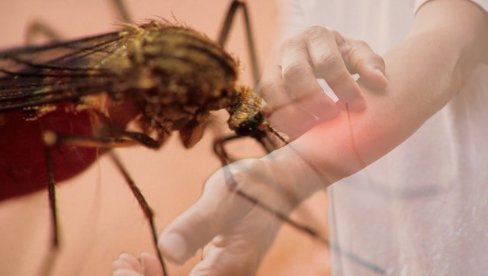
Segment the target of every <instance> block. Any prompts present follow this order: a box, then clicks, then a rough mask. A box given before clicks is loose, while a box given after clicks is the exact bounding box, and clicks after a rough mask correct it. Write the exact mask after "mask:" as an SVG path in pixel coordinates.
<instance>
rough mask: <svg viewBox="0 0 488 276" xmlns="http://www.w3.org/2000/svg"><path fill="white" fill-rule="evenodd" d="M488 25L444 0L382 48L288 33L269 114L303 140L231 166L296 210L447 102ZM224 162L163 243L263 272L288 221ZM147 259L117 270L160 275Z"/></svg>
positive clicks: (478, 51)
mask: <svg viewBox="0 0 488 276" xmlns="http://www.w3.org/2000/svg"><path fill="white" fill-rule="evenodd" d="M487 30H488V15H487V13H486V12H485V11H483V10H482V9H481V8H480V7H478V6H477V5H476V4H474V3H471V2H469V1H466V0H435V1H430V2H428V3H426V4H425V5H424V6H422V7H421V8H420V10H419V11H418V13H417V15H416V17H415V21H414V23H413V25H412V27H411V30H410V32H409V33H408V35H407V36H406V37H405V38H404V40H403V41H402V42H401V43H400V44H399V45H397V46H396V47H394V48H392V49H390V50H389V51H388V52H387V53H386V54H385V55H384V56H383V57H380V56H378V55H377V54H375V53H374V52H373V51H372V50H371V49H369V47H368V46H367V45H366V44H364V43H363V42H359V41H355V40H351V39H347V38H344V37H342V36H341V35H340V34H338V33H336V32H335V31H333V30H332V29H328V28H322V27H311V28H308V29H306V30H304V31H303V32H302V33H301V34H299V35H297V36H295V37H293V38H292V39H290V40H287V41H285V43H284V44H283V46H282V51H281V55H280V57H279V58H278V61H277V64H279V65H280V67H278V66H272V68H271V69H270V70H268V73H267V74H266V76H265V77H264V80H263V85H262V91H263V96H264V97H265V99H266V100H267V102H268V103H269V106H268V112H269V114H270V115H271V116H270V121H271V123H272V124H273V125H276V126H277V128H278V129H280V130H281V131H283V132H285V133H288V134H289V135H290V137H292V138H293V139H295V140H294V141H293V142H292V143H291V144H290V145H289V146H287V147H284V148H282V149H279V150H277V151H275V152H273V153H272V154H271V155H268V156H265V157H263V158H261V159H252V160H244V161H241V162H238V163H236V164H233V165H231V166H230V170H231V171H232V173H233V175H234V179H235V180H236V182H237V183H239V187H242V189H243V190H245V191H246V192H249V193H252V194H253V195H255V197H257V198H259V199H262V200H266V201H267V202H272V203H273V206H275V207H276V208H277V209H279V210H280V211H282V212H285V213H287V212H290V211H291V210H292V209H293V208H294V206H296V205H297V204H298V203H299V202H301V201H302V200H304V199H306V198H307V197H309V196H310V195H311V194H313V193H315V192H316V191H318V190H322V189H324V188H325V187H327V186H328V185H330V184H332V183H334V182H336V181H337V180H340V179H342V178H344V177H346V176H349V175H351V174H353V173H355V172H357V171H359V170H361V169H362V168H364V166H366V165H368V164H370V163H372V162H374V161H375V160H377V159H378V158H380V157H381V156H383V155H385V154H386V153H388V152H389V151H390V150H392V149H393V148H394V147H396V146H397V145H399V144H400V143H402V142H403V141H404V140H405V139H407V138H408V137H409V136H410V135H411V134H413V133H414V132H415V131H416V130H417V129H418V128H419V127H420V126H421V125H422V124H423V123H424V122H425V120H427V119H428V118H429V117H430V116H432V115H433V114H434V113H435V112H437V111H438V110H440V109H441V108H442V107H443V106H444V105H445V104H446V103H447V102H449V100H450V99H451V98H452V97H453V96H455V95H456V93H458V91H460V90H461V88H462V87H463V85H464V83H465V81H466V80H467V78H468V77H469V76H470V74H471V72H472V71H473V70H474V69H475V67H476V66H478V65H479V64H480V63H487V62H488V53H487V52H486V50H485V49H488V37H487V36H488V31H487ZM351 73H359V75H360V77H361V78H360V80H359V81H358V82H355V81H354V80H353V79H352V77H351ZM316 78H324V79H326V81H327V82H328V83H329V85H330V86H331V88H332V89H333V90H334V92H335V94H336V95H337V96H338V98H339V102H338V103H334V102H333V101H332V100H330V99H328V98H326V97H325V96H324V95H323V93H322V91H321V90H320V88H319V87H318V85H317V84H316V82H315V79H316ZM298 91H299V92H298ZM302 110H306V111H307V112H305V113H304V112H301V111H302ZM311 114H313V115H311ZM298 126H300V127H298ZM270 172H272V173H270ZM277 172H278V173H277ZM226 173H228V170H227V171H225V170H219V171H217V172H216V173H215V174H214V175H213V176H212V177H210V178H209V179H208V181H207V183H206V185H205V190H204V192H203V195H202V197H201V198H200V199H199V201H198V202H196V203H195V204H194V205H193V206H192V207H191V208H189V209H188V210H187V211H186V212H185V213H183V214H182V215H181V216H180V217H178V218H177V219H176V220H175V221H174V222H173V223H172V224H171V225H169V226H168V227H166V229H165V230H164V232H163V233H162V234H161V236H160V239H159V247H160V249H161V250H162V251H163V254H164V255H165V257H166V258H167V259H168V260H170V261H172V262H175V263H183V262H185V261H186V260H187V259H188V258H189V257H191V256H193V255H194V254H195V252H196V251H197V250H198V249H199V248H202V247H204V246H205V251H204V256H203V259H202V260H201V261H200V262H199V263H198V264H197V265H196V267H195V268H194V269H193V271H192V274H191V275H252V274H254V273H255V272H256V270H257V268H258V266H259V263H260V261H261V259H262V257H263V256H264V254H265V253H266V251H267V250H268V249H269V247H270V246H271V243H272V241H273V238H274V237H275V234H276V233H277V231H278V229H279V225H280V223H279V222H278V221H277V220H273V219H270V216H269V214H267V213H266V212H264V211H262V210H260V209H259V208H256V207H255V206H253V205H252V204H250V203H249V202H247V201H246V200H243V199H242V198H239V197H238V196H236V195H233V194H232V193H231V192H230V191H229V189H228V186H226V182H225V180H224V179H225V178H226V175H225V174H226ZM259 184H261V185H259ZM277 190H278V191H279V193H277V192H276V191H277ZM270 191H274V193H273V194H272V196H271V198H270ZM283 194H285V195H286V196H283ZM290 199H292V200H290ZM140 260H141V261H138V259H136V258H135V257H133V256H131V255H128V254H125V255H123V256H121V257H120V258H119V259H118V260H117V261H116V262H115V263H114V275H119V276H121V275H126V276H128V275H151V276H156V275H161V271H160V270H158V268H157V267H158V262H157V260H156V258H155V257H154V256H151V255H150V254H142V255H141V257H140Z"/></svg>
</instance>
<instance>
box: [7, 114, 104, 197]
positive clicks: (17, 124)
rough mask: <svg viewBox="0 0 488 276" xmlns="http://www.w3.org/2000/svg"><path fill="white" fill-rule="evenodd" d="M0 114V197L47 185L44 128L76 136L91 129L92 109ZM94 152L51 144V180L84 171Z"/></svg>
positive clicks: (93, 156) (94, 158)
mask: <svg viewBox="0 0 488 276" xmlns="http://www.w3.org/2000/svg"><path fill="white" fill-rule="evenodd" d="M90 113H91V114H90ZM1 116H2V120H1V124H0V200H4V199H7V198H12V197H17V196H22V195H25V194H28V193H32V192H36V191H39V190H43V189H46V188H47V183H48V182H47V181H48V180H47V179H48V178H47V168H46V161H45V154H44V142H43V139H42V134H43V132H44V131H47V130H50V131H53V132H55V133H65V134H76V135H91V134H92V132H93V125H92V124H93V119H92V118H91V117H93V112H92V111H90V110H84V111H81V112H79V113H76V114H74V113H70V112H67V110H61V109H57V110H56V111H53V112H50V113H48V114H46V115H44V116H42V117H40V118H37V119H34V120H26V118H25V117H26V116H25V114H24V113H23V112H20V111H14V112H9V113H4V114H2V115H1ZM98 152H99V150H98V149H96V148H82V147H75V146H71V145H58V146H55V147H54V148H53V149H52V151H51V154H52V160H53V168H54V178H55V181H56V182H60V181H63V180H66V179H68V178H71V177H73V176H75V175H77V174H79V173H80V172H82V171H84V170H85V169H86V168H88V167H89V166H90V164H92V163H93V162H94V161H95V160H96V159H97V156H98Z"/></svg>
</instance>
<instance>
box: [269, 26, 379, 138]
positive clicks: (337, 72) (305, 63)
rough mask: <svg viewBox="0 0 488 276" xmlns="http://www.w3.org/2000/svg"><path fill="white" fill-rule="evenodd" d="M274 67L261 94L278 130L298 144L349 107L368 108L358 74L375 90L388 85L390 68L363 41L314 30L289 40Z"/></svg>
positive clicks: (321, 29)
mask: <svg viewBox="0 0 488 276" xmlns="http://www.w3.org/2000/svg"><path fill="white" fill-rule="evenodd" d="M274 64H279V66H278V65H271V66H268V69H267V70H266V71H265V73H264V75H263V78H262V81H261V84H260V93H261V94H262V96H263V97H264V99H265V100H266V102H267V107H266V113H267V115H268V119H269V121H270V122H271V125H273V126H274V127H275V128H277V129H279V130H280V131H283V132H285V133H286V134H288V135H289V136H290V138H292V139H295V138H296V137H298V136H300V135H301V134H303V133H304V132H306V131H307V130H308V129H310V128H312V127H313V126H315V125H317V124H320V123H321V122H324V121H327V120H330V119H332V118H334V117H335V116H337V114H338V113H339V111H340V108H341V107H343V106H344V105H345V104H347V105H348V108H349V109H350V110H351V111H361V110H363V109H364V108H365V107H366V102H365V100H364V97H363V94H362V91H361V89H360V87H359V85H358V84H357V83H356V81H355V80H354V78H353V76H352V74H356V73H357V74H359V76H360V78H361V80H362V81H363V83H364V84H365V85H367V86H368V87H369V88H372V89H373V90H378V89H379V90H381V89H384V88H385V86H386V84H387V79H386V77H385V63H384V61H383V59H382V57H381V56H379V55H377V54H376V53H374V52H373V50H371V48H370V47H369V46H368V45H367V44H366V43H365V42H363V41H359V40H353V39H349V38H345V37H344V36H342V35H341V34H339V33H338V32H336V31H334V30H332V29H329V28H324V27H319V26H314V27H309V28H307V29H305V30H304V31H303V32H301V33H300V34H298V35H296V36H294V37H292V38H290V39H287V40H285V42H284V43H283V44H282V46H281V49H280V51H279V56H278V57H276V58H274ZM317 79H323V80H325V82H326V83H327V84H328V86H329V87H330V88H331V89H332V91H333V92H334V94H335V95H336V96H337V98H338V101H337V103H336V102H334V100H333V99H332V98H330V97H329V96H327V95H326V94H325V93H324V90H323V88H322V87H321V86H320V85H319V83H318V82H317Z"/></svg>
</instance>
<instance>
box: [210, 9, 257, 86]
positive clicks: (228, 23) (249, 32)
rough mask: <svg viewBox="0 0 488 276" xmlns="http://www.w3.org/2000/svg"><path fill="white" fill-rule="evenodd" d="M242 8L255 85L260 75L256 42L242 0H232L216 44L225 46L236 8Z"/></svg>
mask: <svg viewBox="0 0 488 276" xmlns="http://www.w3.org/2000/svg"><path fill="white" fill-rule="evenodd" d="M239 9H240V10H242V14H243V16H244V28H245V31H246V40H247V49H248V52H249V59H250V64H251V70H252V74H253V81H254V85H257V83H258V81H259V77H260V75H261V74H260V72H259V64H258V58H257V54H256V46H255V45H256V43H255V42H254V35H253V32H252V27H251V19H250V16H249V11H248V8H247V4H246V3H245V1H243V0H233V1H232V3H231V4H230V7H229V9H228V10H227V15H226V16H225V20H224V23H223V24H222V27H221V29H220V33H219V37H218V44H219V45H222V46H225V44H226V42H227V39H228V37H229V33H230V30H231V28H232V24H233V23H234V18H235V15H236V13H237V11H238V10H239Z"/></svg>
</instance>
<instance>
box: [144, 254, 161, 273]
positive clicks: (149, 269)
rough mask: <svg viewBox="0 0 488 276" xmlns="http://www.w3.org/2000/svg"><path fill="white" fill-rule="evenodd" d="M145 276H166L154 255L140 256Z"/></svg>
mask: <svg viewBox="0 0 488 276" xmlns="http://www.w3.org/2000/svg"><path fill="white" fill-rule="evenodd" d="M140 261H141V265H142V269H143V271H144V276H164V275H163V268H162V267H161V264H160V263H159V260H158V258H156V256H154V255H153V254H149V253H147V252H142V253H141V256H140Z"/></svg>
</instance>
